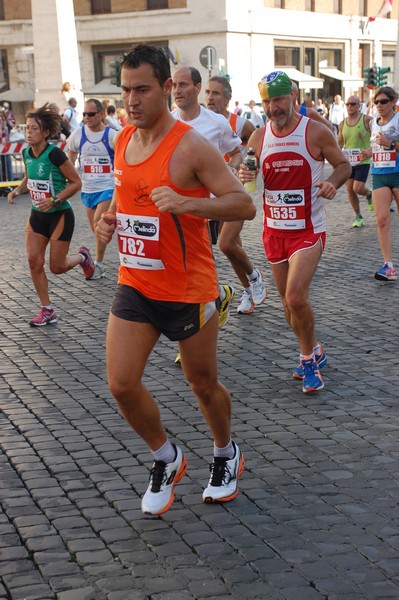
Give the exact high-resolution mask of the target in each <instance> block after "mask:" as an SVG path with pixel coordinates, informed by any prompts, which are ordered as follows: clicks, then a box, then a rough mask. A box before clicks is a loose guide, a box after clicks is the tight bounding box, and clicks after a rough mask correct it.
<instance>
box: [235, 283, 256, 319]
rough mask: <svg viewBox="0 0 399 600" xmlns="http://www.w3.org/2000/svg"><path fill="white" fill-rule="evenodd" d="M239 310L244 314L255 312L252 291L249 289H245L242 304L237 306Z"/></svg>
mask: <svg viewBox="0 0 399 600" xmlns="http://www.w3.org/2000/svg"><path fill="white" fill-rule="evenodd" d="M248 289H251V288H248ZM237 312H238V313H241V314H242V315H250V314H251V313H253V312H254V303H253V302H252V296H251V292H249V291H247V290H244V291H243V293H242V296H241V300H240V304H239V305H238V306H237Z"/></svg>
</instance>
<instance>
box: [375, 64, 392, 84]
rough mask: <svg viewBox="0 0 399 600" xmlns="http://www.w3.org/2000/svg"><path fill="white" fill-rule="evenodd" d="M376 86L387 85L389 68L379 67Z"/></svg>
mask: <svg viewBox="0 0 399 600" xmlns="http://www.w3.org/2000/svg"><path fill="white" fill-rule="evenodd" d="M378 71H379V72H378V85H379V86H380V85H386V84H387V83H388V75H387V73H390V71H391V68H390V67H379V68H378Z"/></svg>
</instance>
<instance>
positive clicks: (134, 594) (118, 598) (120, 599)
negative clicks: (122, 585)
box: [107, 590, 192, 600]
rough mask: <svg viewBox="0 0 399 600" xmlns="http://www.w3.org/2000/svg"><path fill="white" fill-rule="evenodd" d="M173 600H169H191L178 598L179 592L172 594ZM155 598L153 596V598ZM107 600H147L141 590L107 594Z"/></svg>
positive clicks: (164, 598) (165, 596) (164, 597)
mask: <svg viewBox="0 0 399 600" xmlns="http://www.w3.org/2000/svg"><path fill="white" fill-rule="evenodd" d="M173 594H174V595H173V599H172V598H171V599H170V600H192V598H191V597H190V598H187V596H184V597H181V598H180V596H179V592H178V593H177V594H176V593H175V592H173ZM167 596H168V595H167V594H166V595H163V600H167ZM154 598H155V596H154ZM107 600H148V595H147V594H146V593H145V592H144V591H143V590H129V591H128V590H123V592H111V593H109V594H107Z"/></svg>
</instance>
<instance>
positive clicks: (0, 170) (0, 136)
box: [0, 110, 11, 181]
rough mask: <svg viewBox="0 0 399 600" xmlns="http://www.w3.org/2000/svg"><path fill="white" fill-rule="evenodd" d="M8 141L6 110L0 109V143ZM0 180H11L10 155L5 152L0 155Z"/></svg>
mask: <svg viewBox="0 0 399 600" xmlns="http://www.w3.org/2000/svg"><path fill="white" fill-rule="evenodd" d="M7 142H8V127H7V121H6V114H5V110H0V145H2V144H6V143H7ZM0 158H1V163H0V181H9V179H10V176H11V174H10V173H9V169H10V166H11V164H10V163H11V161H10V158H11V157H10V155H9V154H5V155H3V156H1V157H0Z"/></svg>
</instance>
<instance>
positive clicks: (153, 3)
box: [147, 0, 169, 10]
mask: <svg viewBox="0 0 399 600" xmlns="http://www.w3.org/2000/svg"><path fill="white" fill-rule="evenodd" d="M168 4H169V3H168V0H147V10H158V9H160V8H169V6H168Z"/></svg>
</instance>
